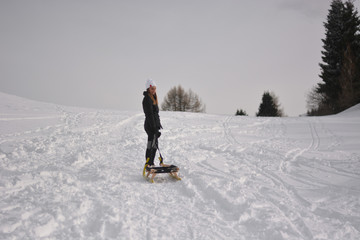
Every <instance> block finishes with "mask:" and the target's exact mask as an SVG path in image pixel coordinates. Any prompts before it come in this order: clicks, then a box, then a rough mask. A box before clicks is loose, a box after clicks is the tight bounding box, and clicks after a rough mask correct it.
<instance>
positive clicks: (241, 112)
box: [235, 109, 247, 116]
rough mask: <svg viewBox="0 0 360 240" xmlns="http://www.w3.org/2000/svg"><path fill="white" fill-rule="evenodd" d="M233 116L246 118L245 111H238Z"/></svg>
mask: <svg viewBox="0 0 360 240" xmlns="http://www.w3.org/2000/svg"><path fill="white" fill-rule="evenodd" d="M235 116H247V113H246V111H244V110H242V109H240V110H237V111H236V113H235Z"/></svg>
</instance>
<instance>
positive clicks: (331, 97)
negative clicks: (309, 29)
mask: <svg viewBox="0 0 360 240" xmlns="http://www.w3.org/2000/svg"><path fill="white" fill-rule="evenodd" d="M343 9H344V4H343V3H342V1H341V0H333V1H332V3H331V8H330V10H329V14H328V16H327V22H326V23H324V26H325V31H326V33H325V39H322V41H323V43H324V46H323V48H324V51H322V52H321V53H322V55H323V56H322V61H323V63H320V67H321V74H320V78H321V79H322V80H323V83H319V84H318V88H317V92H318V93H319V94H322V95H323V96H324V101H325V105H326V106H328V108H329V111H331V112H334V111H337V109H338V106H337V99H338V97H339V94H340V86H339V81H338V79H339V76H340V74H341V69H340V67H341V65H342V58H343V34H344V29H343V14H342V13H343Z"/></svg>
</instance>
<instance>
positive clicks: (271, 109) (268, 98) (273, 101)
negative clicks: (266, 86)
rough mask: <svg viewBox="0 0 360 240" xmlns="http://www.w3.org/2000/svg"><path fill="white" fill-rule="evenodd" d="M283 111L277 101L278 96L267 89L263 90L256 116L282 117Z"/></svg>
mask: <svg viewBox="0 0 360 240" xmlns="http://www.w3.org/2000/svg"><path fill="white" fill-rule="evenodd" d="M282 115H283V113H282V110H281V109H280V105H279V103H278V98H277V97H276V96H275V94H273V93H270V92H268V91H266V92H264V94H263V96H262V102H261V104H260V106H259V112H257V113H256V116H257V117H282Z"/></svg>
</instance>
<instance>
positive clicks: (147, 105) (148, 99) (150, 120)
mask: <svg viewBox="0 0 360 240" xmlns="http://www.w3.org/2000/svg"><path fill="white" fill-rule="evenodd" d="M142 105H143V110H144V113H145V123H144V128H145V132H146V134H147V135H148V143H147V148H146V154H145V159H146V163H145V165H149V166H152V165H154V158H155V155H156V150H157V148H158V147H157V146H158V138H159V137H160V135H161V133H160V132H159V130H160V129H161V128H162V126H161V123H160V117H159V106H158V100H157V95H156V84H155V82H154V81H153V80H152V79H148V80H147V81H146V91H145V92H144V99H143V101H142Z"/></svg>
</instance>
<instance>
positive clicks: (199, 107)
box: [161, 85, 205, 112]
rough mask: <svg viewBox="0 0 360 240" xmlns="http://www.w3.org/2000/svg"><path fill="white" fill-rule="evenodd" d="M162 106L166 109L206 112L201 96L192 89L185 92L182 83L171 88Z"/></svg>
mask: <svg viewBox="0 0 360 240" xmlns="http://www.w3.org/2000/svg"><path fill="white" fill-rule="evenodd" d="M161 108H162V110H164V111H180V112H205V105H204V104H203V103H202V101H201V99H200V97H199V96H198V95H197V94H196V93H194V92H193V91H192V90H191V89H189V91H188V92H185V90H184V88H182V87H181V86H180V85H179V86H177V87H173V88H171V89H170V91H169V92H168V93H167V95H166V96H165V98H164V101H163V103H162V104H161Z"/></svg>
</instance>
